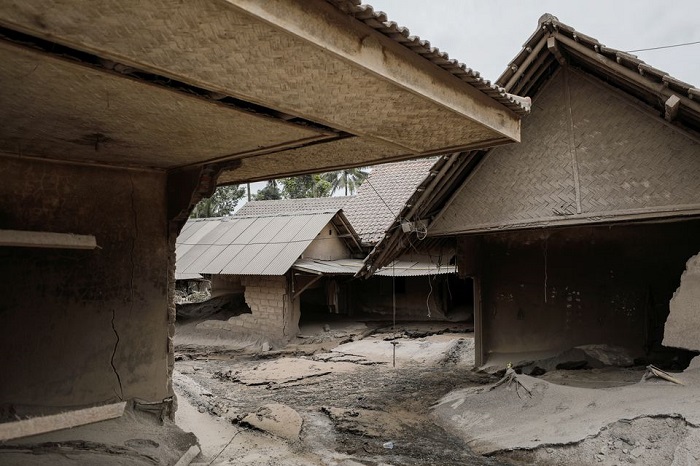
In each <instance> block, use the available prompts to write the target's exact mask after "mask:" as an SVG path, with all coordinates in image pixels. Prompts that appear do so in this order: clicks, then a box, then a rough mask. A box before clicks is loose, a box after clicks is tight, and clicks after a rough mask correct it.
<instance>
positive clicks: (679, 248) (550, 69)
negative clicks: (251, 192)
mask: <svg viewBox="0 0 700 466" xmlns="http://www.w3.org/2000/svg"><path fill="white" fill-rule="evenodd" d="M497 84H498V85H500V86H503V87H504V88H505V89H506V90H507V91H508V92H513V93H517V94H519V95H523V96H529V97H531V98H532V102H533V103H532V105H533V109H532V113H531V115H529V116H527V117H526V118H525V119H524V120H523V128H522V142H521V143H520V144H517V145H513V146H508V147H499V148H493V149H490V150H486V151H484V150H478V151H468V152H464V153H462V154H460V155H451V156H444V157H442V158H441V159H440V160H439V161H438V162H437V163H436V165H435V167H434V169H435V170H436V171H437V172H438V173H437V175H436V176H435V177H434V178H433V179H432V180H430V181H429V182H428V183H426V184H425V185H424V186H422V187H421V189H420V190H417V191H416V192H415V193H414V194H413V196H412V197H411V200H410V201H409V206H407V207H406V208H404V209H403V210H402V212H401V213H400V214H399V215H398V216H397V219H402V220H397V221H396V222H395V226H398V225H400V224H401V223H402V222H403V223H406V222H413V223H416V222H424V223H425V224H426V225H427V228H426V232H425V235H426V236H427V238H432V239H440V238H452V239H454V240H455V241H456V247H457V264H458V267H459V274H460V275H462V276H469V277H472V278H473V281H474V293H475V297H476V298H475V305H476V309H475V326H476V360H477V364H484V363H486V362H495V363H496V362H500V363H505V362H508V361H514V362H515V361H518V360H522V359H536V358H538V357H546V356H549V355H553V354H556V353H557V352H560V351H563V350H566V349H568V348H571V347H574V346H577V345H584V344H607V345H613V346H619V347H624V348H627V349H628V350H629V351H631V353H632V354H633V355H635V356H640V357H644V358H646V359H647V360H651V361H655V360H658V359H659V358H662V359H663V355H664V354H665V355H666V356H665V357H666V359H667V360H669V359H674V358H676V359H677V361H676V362H677V363H678V364H679V365H681V366H682V364H683V359H684V355H683V354H682V353H679V352H674V351H672V350H670V349H668V348H666V347H664V346H662V345H667V346H673V347H681V348H687V349H691V350H695V351H698V350H700V347H699V346H698V343H697V342H698V332H699V331H700V327H699V326H698V315H700V308H699V307H698V301H697V296H698V287H699V285H698V283H697V277H698V273H697V270H698V265H697V264H698V260H697V254H698V252H699V251H700V220H698V217H699V216H700V103H698V100H697V98H698V97H700V89H698V88H695V87H693V86H691V85H689V84H686V83H683V82H681V81H678V80H676V79H674V78H673V77H671V76H669V75H668V74H666V73H664V72H662V71H660V70H657V69H655V68H653V67H652V66H650V65H648V64H646V63H644V62H642V61H641V60H639V59H638V58H636V57H635V56H633V55H630V54H628V53H625V52H621V51H618V50H615V49H612V48H610V47H606V46H605V45H603V44H601V43H600V42H598V41H597V40H595V39H593V38H591V37H588V36H586V35H584V34H581V33H579V32H577V31H575V30H574V29H573V28H571V27H570V26H567V25H565V24H562V23H561V22H559V21H558V20H557V18H556V17H553V16H551V15H545V16H543V17H542V18H541V20H540V24H539V25H538V28H537V30H536V32H535V33H534V34H533V35H532V36H531V37H530V38H529V39H528V40H527V42H526V43H525V45H524V47H523V50H522V51H521V52H520V53H519V54H518V55H517V56H516V57H515V59H514V60H513V61H512V62H511V64H510V65H509V66H508V68H507V70H506V71H505V72H504V73H503V75H502V76H501V77H500V78H499V80H498V82H497ZM417 235H418V233H416V232H408V233H407V232H405V231H403V230H402V229H398V228H395V229H394V230H393V231H392V232H391V233H390V234H388V235H387V236H386V237H385V238H384V239H383V241H382V242H381V243H379V244H378V245H377V247H376V248H375V249H374V251H373V252H372V254H371V255H370V257H369V258H368V260H367V261H366V264H365V268H364V269H363V271H362V273H363V274H369V273H371V272H372V271H373V270H375V269H376V268H377V267H381V266H383V265H385V264H387V263H388V262H390V260H391V259H392V258H393V257H397V256H399V255H400V254H402V253H403V252H405V251H407V250H409V249H410V248H411V245H412V244H414V243H416V241H415V238H416V236H417ZM693 256H694V257H695V258H694V259H692V260H690V261H689V259H691V258H692V257H693ZM686 263H688V267H689V270H688V271H687V272H685V273H684V269H685V268H686ZM681 275H683V281H682V283H681ZM679 283H681V287H680V289H679ZM676 290H678V291H676ZM674 293H676V294H675V295H674ZM669 302H670V303H671V304H670V307H669ZM669 309H670V317H669ZM664 330H665V331H664ZM685 356H688V355H685ZM686 359H687V358H686Z"/></svg>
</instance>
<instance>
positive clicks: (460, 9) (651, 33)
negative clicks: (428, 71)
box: [363, 0, 700, 87]
mask: <svg viewBox="0 0 700 466" xmlns="http://www.w3.org/2000/svg"><path fill="white" fill-rule="evenodd" d="M363 2H364V3H369V4H370V5H372V6H373V7H374V8H375V10H380V11H384V12H385V13H386V14H387V16H388V18H389V20H390V21H395V22H397V23H398V24H399V25H401V26H405V27H407V28H408V29H410V31H411V34H413V35H417V36H420V38H421V39H425V40H429V41H430V43H431V45H433V46H435V47H438V48H439V49H440V50H442V51H444V52H447V53H448V54H449V55H450V57H451V58H456V59H457V60H459V61H461V62H463V63H466V65H467V66H468V67H469V68H472V69H474V70H477V71H479V72H480V73H481V75H482V76H483V77H485V78H486V79H489V80H491V81H495V80H496V79H497V78H498V76H500V74H501V73H502V72H503V70H505V68H506V66H507V65H508V63H509V62H510V60H511V59H512V58H513V57H515V55H516V54H517V53H518V52H519V51H520V49H521V48H522V45H523V43H524V42H525V40H526V39H527V38H528V37H530V35H531V34H532V33H533V32H534V31H535V28H536V27H537V20H538V19H539V17H540V16H542V14H544V13H551V14H553V15H555V16H556V17H557V18H559V21H561V22H563V23H566V24H568V25H569V26H571V27H573V28H574V29H576V30H577V31H579V32H582V33H583V34H586V35H589V36H592V37H594V38H596V39H598V40H599V41H600V42H602V43H603V44H605V45H607V46H609V47H612V48H615V49H618V50H625V51H627V50H635V49H642V48H649V47H658V46H661V45H672V44H677V43H683V42H694V41H700V2H698V0H683V1H676V0H673V1H649V0H635V1H619V0H614V1H613V0H605V1H603V0H587V1H581V0H579V1H571V0H567V1H563V0H560V1H553V0H549V1H547V0H544V1H542V0H538V1H534V0H490V1H484V0H481V1H474V0H364V1H363ZM635 55H637V56H639V58H641V59H642V60H644V61H645V62H647V63H648V64H650V65H651V66H653V67H655V68H659V69H661V70H663V71H666V72H667V73H669V74H671V75H672V76H674V77H676V78H678V79H680V80H682V81H686V82H688V83H690V84H693V85H694V86H695V87H700V44H696V45H690V46H686V47H678V48H672V49H665V50H657V51H651V52H635Z"/></svg>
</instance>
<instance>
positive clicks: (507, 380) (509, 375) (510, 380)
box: [488, 363, 532, 397]
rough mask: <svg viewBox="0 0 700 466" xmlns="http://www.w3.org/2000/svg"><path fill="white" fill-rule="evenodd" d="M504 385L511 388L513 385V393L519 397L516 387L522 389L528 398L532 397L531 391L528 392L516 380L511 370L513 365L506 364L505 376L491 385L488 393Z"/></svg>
mask: <svg viewBox="0 0 700 466" xmlns="http://www.w3.org/2000/svg"><path fill="white" fill-rule="evenodd" d="M504 383H507V384H508V385H507V386H508V387H510V386H511V384H513V383H515V393H516V394H517V395H518V397H520V393H518V387H522V389H523V390H525V393H527V394H528V396H530V397H532V391H530V390H529V389H528V388H527V387H526V386H525V385H523V383H522V382H521V381H520V380H518V374H517V373H516V372H515V370H513V365H512V364H511V363H508V367H507V368H506V374H505V375H504V376H503V378H502V379H501V380H499V381H498V382H496V383H495V384H493V385H492V386H491V387H489V389H488V391H491V390H494V389H496V388H497V387H500V386H501V385H503V384H504Z"/></svg>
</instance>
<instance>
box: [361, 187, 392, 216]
mask: <svg viewBox="0 0 700 466" xmlns="http://www.w3.org/2000/svg"><path fill="white" fill-rule="evenodd" d="M364 182H365V183H367V184H368V185H369V187H370V188H372V191H374V194H376V195H377V197H378V198H379V199H380V200H381V201H382V202H383V203H384V205H385V206H386V208H387V210H388V211H389V213H390V214H391V215H393V216H394V218H396V214H395V213H394V211H393V210H391V207H389V204H387V203H386V201H385V200H384V198H383V197H382V196H381V195H380V194H379V192H377V190H376V189H374V185H372V183H370V181H369V178H367V179H366V180H365V181H364Z"/></svg>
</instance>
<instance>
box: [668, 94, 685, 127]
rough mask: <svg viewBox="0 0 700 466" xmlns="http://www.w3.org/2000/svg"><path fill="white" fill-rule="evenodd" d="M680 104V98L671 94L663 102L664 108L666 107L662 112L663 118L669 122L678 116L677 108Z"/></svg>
mask: <svg viewBox="0 0 700 466" xmlns="http://www.w3.org/2000/svg"><path fill="white" fill-rule="evenodd" d="M680 106H681V99H680V98H679V97H678V96H677V95H672V96H671V97H669V98H668V99H667V100H666V102H665V103H664V108H665V109H666V111H665V113H664V118H665V119H666V120H667V121H669V122H671V121H673V120H675V119H676V116H678V109H679V108H680Z"/></svg>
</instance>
